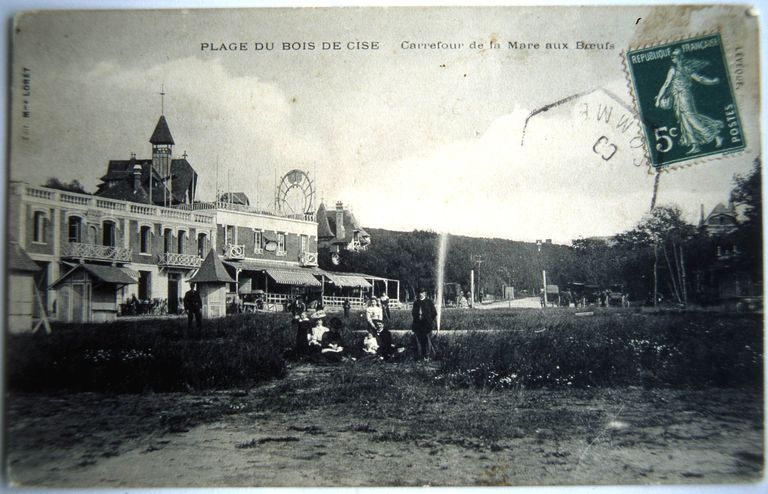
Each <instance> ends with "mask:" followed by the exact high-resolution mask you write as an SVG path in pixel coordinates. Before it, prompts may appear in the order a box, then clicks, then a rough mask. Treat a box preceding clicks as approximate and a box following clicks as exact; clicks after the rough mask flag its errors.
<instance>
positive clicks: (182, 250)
mask: <svg viewBox="0 0 768 494" xmlns="http://www.w3.org/2000/svg"><path fill="white" fill-rule="evenodd" d="M186 237H187V232H185V231H184V230H180V231H179V236H178V237H177V239H176V243H177V247H178V249H177V252H178V253H179V254H185V251H186V250H187V249H185V248H184V247H185V245H184V244H185V243H186V240H187V238H186Z"/></svg>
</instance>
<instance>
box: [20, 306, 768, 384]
mask: <svg viewBox="0 0 768 494" xmlns="http://www.w3.org/2000/svg"><path fill="white" fill-rule="evenodd" d="M334 316H335V317H340V319H342V320H343V322H344V325H345V330H344V332H343V339H344V344H345V346H346V347H347V348H348V350H349V353H350V355H352V356H356V357H360V356H361V353H362V352H361V350H360V343H361V341H362V338H363V335H362V334H360V333H356V332H355V331H356V330H362V329H364V328H365V323H364V319H363V318H362V317H361V315H360V314H359V313H353V314H352V315H351V317H350V318H349V319H344V318H343V317H341V315H340V314H338V315H337V314H331V317H334ZM391 327H392V329H408V328H409V327H410V315H409V313H408V312H407V311H393V321H392V324H391ZM442 328H443V331H441V332H440V333H439V335H438V336H437V337H436V338H435V343H436V348H437V355H436V361H437V363H436V365H437V367H438V372H437V375H436V376H435V377H434V378H430V379H431V381H430V382H432V383H433V384H434V385H438V386H449V387H451V388H461V387H478V388H484V389H521V388H541V387H549V388H562V389H567V388H587V387H598V386H645V387H703V386H721V387H732V386H742V385H746V386H755V385H757V386H759V385H761V384H762V361H763V336H762V317H761V316H757V315H725V314H711V313H672V314H663V313H653V314H640V313H636V312H634V311H632V310H602V311H595V313H594V314H593V315H591V316H577V315H575V314H574V313H573V311H570V310H547V311H541V310H514V309H512V310H494V311H446V312H445V313H444V319H443V322H442ZM395 340H396V341H395V342H396V343H398V344H400V345H403V346H406V347H408V346H410V344H411V338H410V335H409V334H408V333H406V334H401V335H396V338H395ZM294 341H295V333H294V327H293V326H292V325H291V324H290V315H288V314H241V315H237V316H230V317H226V318H222V319H216V320H206V321H204V326H203V334H202V336H198V335H189V334H187V333H186V320H183V319H166V320H120V321H118V322H116V323H114V324H110V325H77V326H75V325H59V326H56V327H55V328H54V331H53V334H51V335H47V336H43V335H37V336H35V335H14V336H9V337H8V340H7V343H8V346H7V359H8V360H7V364H8V365H7V378H8V384H9V387H10V388H11V389H15V390H28V391H36V390H46V389H68V390H78V391H84V390H88V391H116V392H140V391H145V390H153V391H171V390H189V389H210V388H226V387H237V386H245V385H250V384H252V383H255V382H259V381H263V380H264V379H269V378H272V377H279V376H282V375H283V374H284V372H285V369H286V360H285V359H286V357H287V356H290V351H289V350H290V349H291V348H292V347H293V345H294ZM287 350H288V351H287ZM398 358H399V360H408V359H410V358H412V357H411V353H410V352H407V353H405V354H402V355H400V356H399V357H398ZM391 365H394V366H397V365H398V362H393V363H392V364H391ZM345 369H346V367H345ZM350 372H352V373H353V374H354V369H351V370H350V369H346V370H342V369H341V368H339V370H338V373H339V377H340V378H342V379H343V380H344V381H345V382H349V383H350V386H346V384H344V383H342V385H343V386H342V387H343V388H345V389H346V390H347V391H349V396H350V397H355V396H360V387H366V386H372V384H371V383H369V382H367V381H366V380H365V379H362V378H361V379H360V380H355V379H356V378H354V375H352V374H350ZM395 377H396V376H395ZM395 377H393V379H394V378H395ZM413 377H414V376H408V375H403V376H402V377H399V378H397V379H398V382H397V383H390V384H391V387H392V388H393V389H400V388H402V387H404V386H407V385H408V379H411V378H413ZM352 381H354V383H352ZM352 384H354V385H352ZM347 388H348V389H347ZM347 391H344V392H347ZM337 398H338V397H337Z"/></svg>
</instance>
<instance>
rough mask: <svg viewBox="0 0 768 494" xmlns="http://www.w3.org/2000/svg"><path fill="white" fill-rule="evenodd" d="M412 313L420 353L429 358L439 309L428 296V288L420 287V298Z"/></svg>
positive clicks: (412, 328)
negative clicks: (431, 335) (431, 337)
mask: <svg viewBox="0 0 768 494" xmlns="http://www.w3.org/2000/svg"><path fill="white" fill-rule="evenodd" d="M411 315H412V316H413V326H411V330H412V331H413V333H414V334H415V335H416V345H417V347H418V352H419V355H420V356H421V357H422V358H427V357H428V356H429V351H430V349H431V347H432V344H431V342H430V334H431V333H432V330H434V329H435V326H436V321H437V310H436V309H435V304H434V303H432V301H431V300H430V299H428V298H427V290H426V289H424V288H421V289H419V298H418V299H416V301H415V302H413V309H412V310H411Z"/></svg>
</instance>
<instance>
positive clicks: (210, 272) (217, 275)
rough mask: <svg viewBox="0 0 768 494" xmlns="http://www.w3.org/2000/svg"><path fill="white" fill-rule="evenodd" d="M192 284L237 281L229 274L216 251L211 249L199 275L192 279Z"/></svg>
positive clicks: (198, 272) (198, 271) (199, 270)
mask: <svg viewBox="0 0 768 494" xmlns="http://www.w3.org/2000/svg"><path fill="white" fill-rule="evenodd" d="M189 282H190V283H234V282H235V280H233V279H232V277H231V276H230V275H229V273H227V269H226V268H225V267H224V263H222V262H221V259H219V256H218V255H217V254H216V251H215V250H213V249H211V251H210V252H209V253H208V255H207V256H205V259H203V264H202V265H201V266H200V269H198V270H197V273H195V275H194V276H193V277H192V278H190V280H189Z"/></svg>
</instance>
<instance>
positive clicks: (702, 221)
mask: <svg viewBox="0 0 768 494" xmlns="http://www.w3.org/2000/svg"><path fill="white" fill-rule="evenodd" d="M703 224H704V204H702V205H701V217H700V218H699V226H702V225H703Z"/></svg>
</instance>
